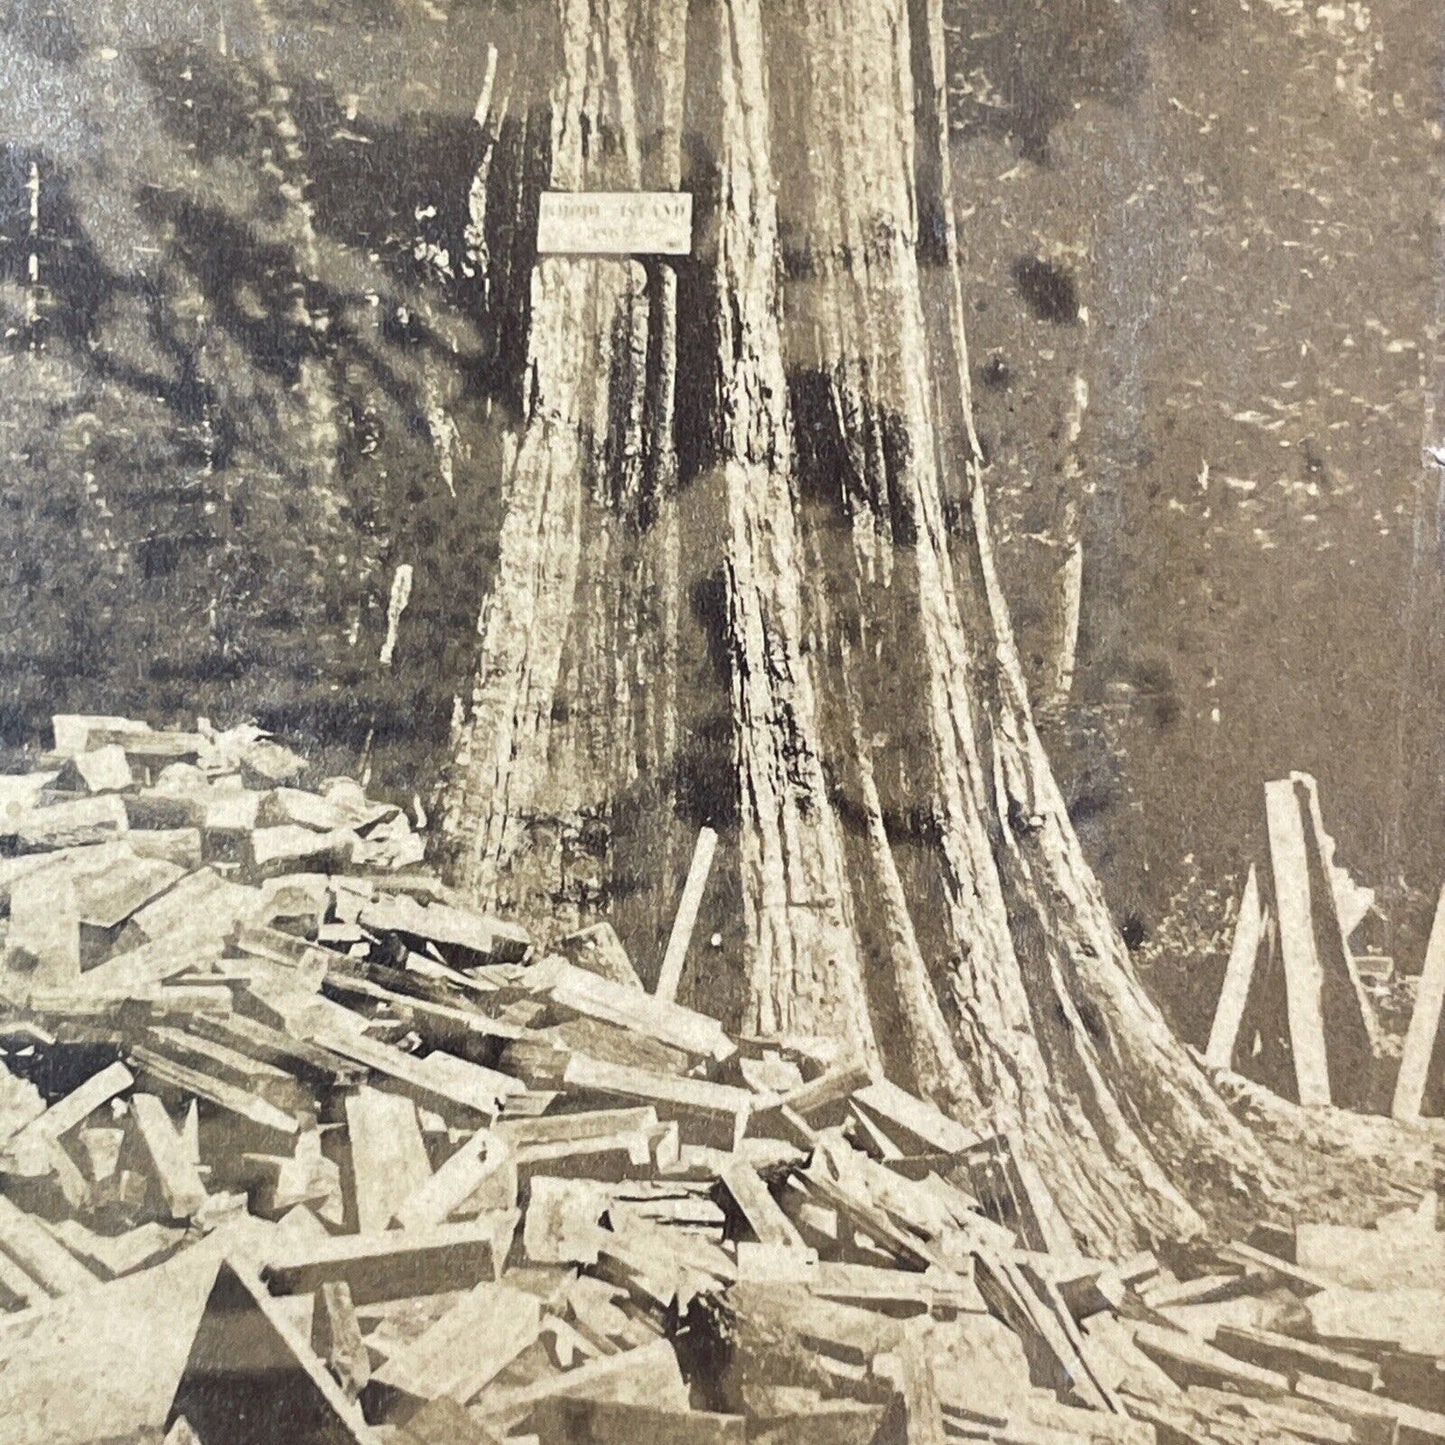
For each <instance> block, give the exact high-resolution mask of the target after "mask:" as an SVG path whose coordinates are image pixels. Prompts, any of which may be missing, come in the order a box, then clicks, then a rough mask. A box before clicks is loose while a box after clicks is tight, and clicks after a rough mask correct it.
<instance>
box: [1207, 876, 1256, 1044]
mask: <svg viewBox="0 0 1445 1445" xmlns="http://www.w3.org/2000/svg"><path fill="white" fill-rule="evenodd" d="M1263 940H1264V910H1263V908H1262V906H1261V904H1260V901H1259V877H1258V875H1257V874H1256V872H1255V869H1254V864H1253V863H1251V864H1250V865H1249V876H1248V878H1246V879H1245V881H1244V894H1243V896H1242V897H1241V898H1240V900H1239V917H1238V918H1237V919H1236V920H1235V924H1234V942H1233V943H1232V944H1231V946H1230V950H1229V962H1228V963H1227V964H1226V965H1225V969H1224V983H1223V985H1222V986H1221V987H1220V990H1219V1002H1218V1004H1217V1005H1216V1006H1215V1010H1214V1023H1213V1024H1212V1026H1211V1027H1210V1030H1209V1042H1208V1044H1207V1045H1206V1046H1205V1050H1204V1062H1205V1063H1206V1064H1207V1065H1208V1066H1209V1067H1210V1068H1211V1069H1230V1068H1233V1067H1234V1051H1235V1047H1236V1045H1237V1044H1238V1041H1239V1031H1240V1025H1241V1024H1242V1023H1243V1022H1244V1011H1245V1006H1246V1005H1247V1004H1248V1002H1249V996H1250V991H1251V988H1252V986H1253V983H1254V970H1255V963H1256V960H1257V959H1258V957H1259V949H1260V944H1261V943H1262V942H1263Z"/></svg>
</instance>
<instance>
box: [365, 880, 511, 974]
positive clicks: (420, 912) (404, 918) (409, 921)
mask: <svg viewBox="0 0 1445 1445" xmlns="http://www.w3.org/2000/svg"><path fill="white" fill-rule="evenodd" d="M359 921H360V923H361V924H362V926H363V927H364V928H368V929H371V930H372V931H374V932H380V933H397V934H400V935H401V936H402V937H403V938H405V939H408V940H411V941H412V943H413V945H414V946H417V947H425V945H426V944H428V943H430V944H434V945H435V946H436V947H437V948H438V949H439V950H440V952H441V954H442V955H443V956H444V957H446V956H447V955H448V954H450V955H452V956H451V957H449V958H448V962H451V963H454V964H457V965H458V966H461V967H473V966H475V965H477V964H486V963H520V962H521V961H522V960H523V959H524V958H526V956H527V951H528V949H529V948H530V947H531V942H530V940H529V939H528V937H527V935H526V934H525V933H523V932H522V931H521V930H520V929H517V928H515V927H514V926H513V925H511V924H509V923H504V922H503V921H502V920H501V919H498V918H492V917H489V916H487V915H484V914H480V913H472V912H470V911H468V910H466V909H463V908H456V907H453V906H452V905H451V904H447V903H429V904H425V905H423V904H421V903H418V902H417V901H416V900H415V899H414V898H408V897H406V896H405V895H398V894H392V895H390V896H388V897H383V898H378V899H376V900H375V901H374V902H371V903H368V904H366V905H365V906H364V907H363V908H362V910H361V915H360V920H359Z"/></svg>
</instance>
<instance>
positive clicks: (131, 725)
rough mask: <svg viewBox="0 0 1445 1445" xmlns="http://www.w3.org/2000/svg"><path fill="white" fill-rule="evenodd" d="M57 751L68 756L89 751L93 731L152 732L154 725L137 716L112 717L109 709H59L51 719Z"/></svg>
mask: <svg viewBox="0 0 1445 1445" xmlns="http://www.w3.org/2000/svg"><path fill="white" fill-rule="evenodd" d="M50 728H51V732H52V734H53V736H54V739H55V751H56V752H57V753H62V754H64V755H65V756H66V757H75V756H76V755H77V754H78V753H84V752H88V751H89V750H90V749H91V748H92V747H94V746H96V745H97V744H96V743H92V741H91V734H92V733H96V734H99V733H148V732H150V730H151V725H150V724H149V723H147V722H141V721H139V720H138V719H136V718H128V717H110V716H108V715H106V714H105V713H56V714H55V716H54V717H52V718H51V719H50Z"/></svg>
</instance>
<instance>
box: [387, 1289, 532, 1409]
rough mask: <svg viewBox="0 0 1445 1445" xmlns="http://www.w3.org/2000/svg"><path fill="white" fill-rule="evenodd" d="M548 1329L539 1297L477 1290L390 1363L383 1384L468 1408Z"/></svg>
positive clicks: (420, 1397)
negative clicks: (448, 1399)
mask: <svg viewBox="0 0 1445 1445" xmlns="http://www.w3.org/2000/svg"><path fill="white" fill-rule="evenodd" d="M541 1327H542V1306H541V1303H540V1301H539V1300H538V1299H537V1297H536V1296H535V1295H533V1294H529V1293H527V1291H525V1290H521V1289H517V1288H515V1287H513V1286H511V1285H508V1284H505V1283H492V1282H484V1283H482V1284H478V1285H474V1286H473V1287H472V1289H471V1290H470V1291H469V1292H468V1293H467V1294H466V1295H464V1296H463V1297H462V1299H461V1300H460V1301H459V1302H458V1303H457V1304H455V1305H453V1306H452V1308H451V1309H449V1310H448V1311H447V1312H446V1313H445V1314H444V1315H442V1317H441V1318H440V1319H439V1320H437V1321H436V1323H435V1324H433V1325H432V1326H431V1327H430V1328H428V1329H427V1330H425V1331H423V1333H422V1334H420V1335H419V1336H417V1338H416V1339H414V1340H412V1341H410V1342H409V1343H408V1344H406V1345H404V1346H402V1348H401V1349H399V1350H397V1351H396V1352H395V1353H394V1354H392V1355H391V1356H389V1357H388V1359H387V1361H386V1363H385V1364H384V1365H382V1366H381V1367H380V1368H379V1369H378V1370H377V1371H376V1373H375V1375H374V1377H373V1378H374V1379H375V1381H376V1382H377V1384H380V1385H385V1386H387V1387H388V1388H390V1389H392V1390H395V1391H398V1392H399V1393H401V1394H404V1395H409V1396H412V1397H413V1398H414V1399H418V1400H431V1399H435V1398H436V1397H437V1396H438V1395H446V1396H448V1397H449V1398H451V1399H453V1400H455V1401H456V1402H457V1403H458V1404H459V1405H464V1404H466V1403H467V1401H468V1400H470V1399H472V1397H473V1396H475V1395H476V1394H478V1393H479V1392H480V1391H481V1390H483V1389H484V1388H485V1387H486V1386H487V1385H489V1384H491V1382H492V1381H493V1380H494V1379H496V1377H497V1376H498V1375H499V1374H500V1373H501V1372H502V1371H503V1370H504V1369H505V1368H506V1367H507V1366H508V1365H509V1364H510V1363H511V1362H512V1361H513V1360H514V1359H516V1357H517V1356H518V1355H519V1354H521V1352H522V1351H523V1350H525V1349H526V1348H527V1347H528V1346H529V1345H530V1344H532V1342H533V1341H534V1340H536V1338H537V1336H538V1334H539V1332H540V1331H541Z"/></svg>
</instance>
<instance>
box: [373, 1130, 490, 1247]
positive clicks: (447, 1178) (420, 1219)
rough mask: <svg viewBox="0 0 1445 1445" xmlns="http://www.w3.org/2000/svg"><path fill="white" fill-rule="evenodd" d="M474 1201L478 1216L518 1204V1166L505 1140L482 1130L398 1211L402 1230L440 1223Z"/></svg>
mask: <svg viewBox="0 0 1445 1445" xmlns="http://www.w3.org/2000/svg"><path fill="white" fill-rule="evenodd" d="M469 1201H470V1202H471V1203H472V1204H474V1205H475V1206H476V1208H475V1211H474V1212H477V1213H480V1212H482V1211H483V1210H486V1209H511V1208H514V1207H515V1206H516V1203H517V1164H516V1160H515V1158H514V1157H513V1154H512V1150H511V1148H510V1146H509V1145H508V1143H507V1141H506V1139H505V1138H503V1137H501V1136H500V1135H498V1134H496V1133H493V1132H489V1131H487V1130H485V1129H479V1130H478V1131H477V1132H476V1133H475V1134H473V1135H472V1137H471V1138H470V1139H467V1140H466V1141H465V1142H464V1143H463V1144H462V1145H461V1147H460V1148H459V1149H457V1150H455V1151H454V1152H453V1153H452V1155H451V1156H450V1157H449V1158H448V1159H447V1160H446V1161H445V1162H444V1163H443V1164H442V1166H441V1168H439V1169H438V1170H437V1171H436V1173H434V1174H432V1175H431V1176H430V1177H429V1178H428V1179H426V1180H425V1181H423V1182H422V1183H421V1184H420V1185H418V1186H417V1187H416V1188H415V1189H413V1190H412V1192H411V1193H410V1194H409V1195H407V1197H406V1198H405V1199H403V1200H402V1202H401V1204H400V1205H399V1206H398V1207H397V1210H396V1215H395V1219H396V1223H397V1224H398V1225H399V1226H400V1227H401V1228H403V1229H418V1228H423V1227H425V1226H427V1225H432V1224H441V1223H443V1222H444V1221H445V1220H446V1218H447V1217H448V1216H449V1215H450V1214H451V1213H452V1212H453V1211H454V1210H457V1209H460V1208H461V1206H462V1205H464V1204H466V1203H468V1202H469Z"/></svg>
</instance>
